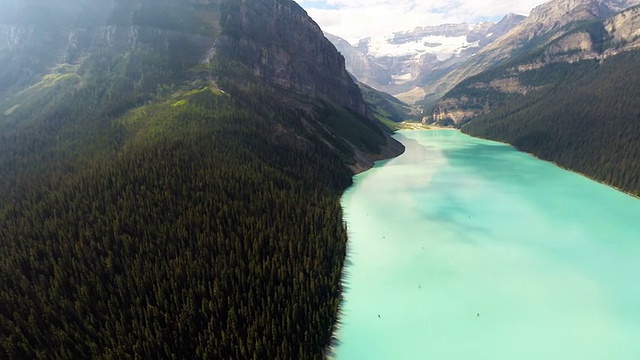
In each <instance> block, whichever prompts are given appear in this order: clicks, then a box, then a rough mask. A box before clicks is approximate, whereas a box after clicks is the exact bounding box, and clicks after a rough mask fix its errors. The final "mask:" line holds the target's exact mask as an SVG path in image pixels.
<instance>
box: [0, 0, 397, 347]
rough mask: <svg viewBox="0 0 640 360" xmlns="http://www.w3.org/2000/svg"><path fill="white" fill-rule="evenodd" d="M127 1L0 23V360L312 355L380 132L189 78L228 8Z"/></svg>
mask: <svg viewBox="0 0 640 360" xmlns="http://www.w3.org/2000/svg"><path fill="white" fill-rule="evenodd" d="M278 2H279V3H280V4H281V5H282V6H294V5H293V3H292V2H290V1H285V0H278ZM91 3H92V2H91V1H80V0H78V1H71V0H68V1H66V2H61V3H60V4H59V5H60V6H61V8H55V10H56V11H61V13H54V15H56V14H57V16H60V17H61V18H65V17H66V19H71V18H73V16H75V15H74V14H76V13H75V11H76V10H77V11H80V10H78V8H77V7H75V6H80V5H82V6H88V5H90V4H91ZM136 3H137V6H133V7H132V6H130V5H131V4H128V3H126V2H120V1H114V2H111V3H110V4H111V5H112V7H108V8H109V9H110V10H111V13H109V12H105V13H104V14H103V15H101V14H100V11H102V10H104V9H102V8H97V10H96V11H95V12H91V11H88V12H87V16H88V17H89V18H92V19H94V20H95V21H98V20H96V19H101V20H100V21H104V24H106V25H105V26H100V27H95V28H93V27H91V26H89V25H86V27H83V26H85V25H82V24H79V25H77V26H78V27H77V28H74V29H73V31H71V33H65V31H68V29H67V30H65V29H66V27H67V26H71V25H69V24H68V23H67V24H65V25H60V24H59V23H57V22H53V23H51V22H48V23H46V24H43V25H33V23H32V21H34V20H33V19H32V18H25V17H24V16H23V17H20V14H22V13H21V11H23V12H24V11H25V10H24V9H22V8H20V7H19V6H17V8H16V9H13V10H12V11H13V12H11V14H13V15H12V17H9V16H6V17H4V18H3V17H0V20H2V21H4V22H5V23H9V24H10V25H11V26H17V25H16V21H17V20H16V19H18V20H21V21H23V22H24V23H26V24H27V25H19V26H24V27H23V28H20V27H19V29H22V30H19V31H22V32H21V34H22V35H21V36H23V37H22V38H21V40H20V41H19V42H18V45H17V46H15V47H12V48H7V47H5V48H0V85H1V86H0V224H2V226H0V254H2V255H0V274H1V275H0V357H2V358H8V359H50V358H79V359H87V358H105V359H128V358H144V359H164V358H203V359H204V358H206V359H253V358H255V359H294V358H295V359H319V358H323V357H324V353H325V351H326V349H327V346H328V345H329V343H330V340H331V336H332V333H333V329H334V325H335V323H336V320H337V317H338V310H339V303H340V294H341V287H340V286H341V285H340V280H341V271H342V266H343V262H344V258H345V252H346V241H347V234H346V229H345V226H344V224H343V222H342V209H341V207H340V195H341V193H342V191H343V190H344V189H345V188H346V187H347V186H349V185H350V184H351V175H352V174H351V172H350V170H349V168H348V166H347V165H348V164H351V163H353V162H354V161H355V160H354V149H355V148H357V149H360V150H362V151H363V152H364V153H376V152H379V151H380V150H381V148H382V147H383V146H384V145H385V144H386V141H387V140H386V139H385V135H384V133H383V131H382V130H381V128H380V127H379V126H378V125H377V124H376V123H373V122H372V121H370V120H369V119H366V118H364V117H362V116H361V115H358V114H357V113H355V112H353V111H351V110H349V109H347V108H345V107H342V106H340V105H337V104H335V103H334V102H332V101H331V99H327V98H322V99H320V98H319V97H318V98H314V97H310V96H309V95H306V94H299V93H296V92H295V91H287V90H283V89H281V88H277V87H273V86H270V85H269V84H268V83H266V82H265V81H264V80H263V79H261V78H260V77H258V76H257V75H256V74H255V71H254V69H251V68H248V67H247V66H246V65H244V64H243V63H241V62H237V61H233V60H230V59H228V57H227V58H226V59H224V60H219V59H218V58H215V57H213V58H211V59H209V61H206V62H205V61H203V60H202V59H203V58H205V57H207V53H208V51H209V50H210V49H211V46H212V44H213V42H214V40H215V39H216V36H218V35H219V34H223V35H225V34H227V35H233V36H237V35H238V34H239V33H241V31H242V26H241V25H238V24H237V23H236V22H234V19H233V17H232V16H231V15H230V14H234V13H236V12H238V11H237V10H238V9H236V8H234V6H240V5H238V4H240V3H239V2H237V1H232V0H225V1H210V2H206V1H204V2H202V1H199V2H189V4H188V5H186V4H185V5H184V6H182V5H180V6H176V4H177V2H175V1H173V0H172V1H169V0H166V1H162V2H160V3H159V5H158V6H157V7H151V5H150V4H151V2H149V1H139V2H136ZM138 3H139V4H138ZM63 4H67V5H68V6H69V8H68V9H67V10H65V11H63V10H64V9H63V8H64V6H63ZM154 4H155V3H154ZM256 4H257V2H252V3H251V6H254V5H256ZM243 6H244V5H243ZM295 6H297V5H295ZM61 9H62V10H61ZM83 9H84V8H83ZM27 13H28V14H31V15H33V14H39V16H40V15H41V16H45V17H47V18H48V19H52V18H54V17H53V15H51V14H48V13H47V12H46V11H40V12H39V13H36V12H27ZM80 13H81V12H80ZM238 13H239V12H238ZM5 14H8V13H5ZM16 14H17V15H16ZM158 14H160V15H158ZM218 19H224V21H218ZM286 20H287V19H283V20H282V21H286ZM130 21H133V22H134V23H135V24H134V25H135V26H134V27H130V26H129V25H131V24H130V23H128V22H130ZM18 23H20V22H19V21H18ZM113 24H121V25H118V26H113ZM74 26H75V25H74ZM72 27H73V26H72ZM6 29H7V26H4V25H3V24H0V31H4V30H6ZM70 34H71V35H70ZM63 35H64V36H63ZM72 37H73V39H74V41H73V42H71V44H72V45H73V46H71V45H69V44H70V42H69V41H68V39H69V38H72ZM243 55H245V56H248V55H250V54H243ZM27 59H28V61H27ZM345 81H347V80H345ZM348 81H350V80H348Z"/></svg>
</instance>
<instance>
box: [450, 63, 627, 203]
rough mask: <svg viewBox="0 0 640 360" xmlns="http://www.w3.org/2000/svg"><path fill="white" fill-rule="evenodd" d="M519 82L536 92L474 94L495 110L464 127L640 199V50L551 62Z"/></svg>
mask: <svg viewBox="0 0 640 360" xmlns="http://www.w3.org/2000/svg"><path fill="white" fill-rule="evenodd" d="M485 75H487V74H485ZM487 76H489V77H490V75H487ZM476 80H477V79H476ZM470 81H473V79H470ZM518 81H519V83H520V86H522V87H525V88H529V89H536V90H535V91H532V92H531V93H528V94H527V95H526V96H525V95H523V94H520V93H511V94H505V93H503V92H496V91H495V90H493V91H492V90H490V89H477V90H476V91H477V92H478V93H483V95H481V98H484V99H488V101H493V102H494V103H496V104H498V106H492V107H491V112H490V113H488V114H485V115H481V116H479V117H477V118H475V119H473V120H472V121H470V122H469V123H467V124H466V125H464V126H463V127H462V130H463V131H464V132H466V133H469V134H471V135H474V136H480V137H484V138H489V139H495V140H500V141H504V142H507V143H510V144H513V145H514V146H515V147H517V148H518V149H520V150H523V151H527V152H530V153H532V154H535V155H536V156H539V157H541V158H543V159H545V160H550V161H553V162H556V163H558V164H559V165H560V166H563V167H566V168H569V169H572V170H575V171H578V172H580V173H583V174H586V175H588V176H590V177H592V178H594V179H597V180H599V181H602V182H604V183H607V184H610V185H613V186H615V187H618V188H620V189H623V190H624V191H627V192H630V193H633V194H636V195H640V180H639V177H638V174H640V142H638V139H640V102H638V99H640V52H638V51H633V52H627V53H623V54H621V55H618V56H614V57H611V58H608V59H606V60H605V61H602V62H600V61H597V60H583V61H580V62H577V63H573V64H569V63H555V64H550V65H547V66H545V67H542V68H539V69H534V70H530V71H526V72H523V73H521V74H520V75H519V76H518Z"/></svg>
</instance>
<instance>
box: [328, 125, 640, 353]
mask: <svg viewBox="0 0 640 360" xmlns="http://www.w3.org/2000/svg"><path fill="white" fill-rule="evenodd" d="M398 137H399V139H400V140H401V141H402V142H403V143H404V144H405V146H406V147H407V151H406V153H405V154H404V155H402V156H400V157H399V158H396V159H392V160H389V161H386V162H382V163H380V164H378V166H377V167H375V168H374V169H372V170H370V171H368V172H365V173H363V174H360V175H358V176H357V177H356V180H355V185H354V186H353V187H352V188H351V189H349V190H348V191H347V192H346V193H345V195H344V198H343V206H344V209H345V217H346V221H347V223H348V226H349V233H350V243H349V261H350V262H349V263H348V264H347V267H346V269H345V271H346V277H345V281H346V283H347V290H346V292H345V303H344V305H343V312H344V315H343V318H342V321H341V327H340V330H339V331H338V333H337V334H336V335H337V337H338V340H339V345H338V346H337V347H336V348H335V356H336V358H337V359H640V286H638V285H637V279H638V278H640V221H639V220H640V201H638V200H637V199H635V198H632V197H630V196H627V195H624V194H622V193H620V192H617V191H615V190H613V189H611V188H608V187H606V186H603V185H600V184H597V183H595V182H592V181H590V180H587V179H585V178H584V177H582V176H579V175H576V174H573V173H570V172H567V171H564V170H562V169H559V168H557V167H555V166H554V165H552V164H549V163H546V162H543V161H540V160H537V159H535V158H534V157H532V156H529V155H527V154H523V153H520V152H517V151H515V150H514V149H512V148H511V147H508V146H506V145H503V144H498V143H495V142H489V141H484V140H479V139H474V138H471V137H468V136H466V135H463V134H460V133H459V132H455V131H416V132H402V133H401V134H400V135H399V136H398Z"/></svg>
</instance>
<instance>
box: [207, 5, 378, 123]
mask: <svg viewBox="0 0 640 360" xmlns="http://www.w3.org/2000/svg"><path fill="white" fill-rule="evenodd" d="M235 11H237V12H239V15H238V16H237V19H238V20H239V21H238V23H236V24H233V25H232V26H233V27H234V29H233V31H234V32H228V33H223V36H221V37H220V38H219V39H218V41H217V43H216V50H217V53H218V54H219V55H220V56H224V57H228V58H232V59H239V60H241V61H242V62H243V63H244V64H245V65H247V66H249V67H250V68H251V69H252V70H253V71H254V73H255V74H256V75H258V76H259V77H261V78H263V79H264V80H265V81H266V82H267V83H269V84H271V85H274V86H277V87H280V88H282V89H284V90H289V91H295V92H298V93H302V94H304V95H308V96H310V97H325V98H328V99H331V100H332V101H334V102H336V103H338V104H340V105H343V106H345V107H347V108H349V109H350V110H352V111H354V112H356V113H358V114H360V115H362V116H369V111H368V108H367V105H366V104H365V102H364V100H363V99H362V96H361V94H360V90H359V89H358V86H357V85H356V84H355V83H354V82H353V80H352V79H351V77H350V76H349V74H348V73H347V71H346V69H345V62H344V57H343V56H342V55H340V53H338V52H337V51H336V49H335V47H334V46H333V45H332V44H331V42H329V40H327V39H326V38H325V37H324V35H323V33H322V30H320V27H319V26H318V25H317V24H316V23H315V22H313V21H312V20H311V19H310V18H309V17H308V15H307V13H306V12H305V11H304V10H303V9H302V8H301V7H300V6H298V5H297V4H296V3H295V2H293V1H291V0H276V1H256V0H251V1H249V0H241V1H239V6H238V8H237V9H236V10H235Z"/></svg>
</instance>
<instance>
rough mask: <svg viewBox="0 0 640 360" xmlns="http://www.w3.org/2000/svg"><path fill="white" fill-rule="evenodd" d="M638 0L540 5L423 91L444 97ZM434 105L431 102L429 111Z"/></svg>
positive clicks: (564, 0) (581, 0)
mask: <svg viewBox="0 0 640 360" xmlns="http://www.w3.org/2000/svg"><path fill="white" fill-rule="evenodd" d="M639 3H640V2H639V1H637V0H604V1H603V0H554V1H549V2H546V3H544V4H542V5H539V6H537V7H536V8H534V9H533V10H532V11H531V14H530V15H529V17H527V18H526V19H525V20H523V21H522V22H520V23H519V24H518V25H517V26H515V27H513V28H512V29H511V30H510V31H508V32H507V33H506V34H504V36H502V37H501V38H499V39H496V40H495V41H494V42H492V43H491V44H489V45H488V46H487V47H485V48H484V49H482V50H480V51H479V52H478V53H477V54H476V55H475V56H474V57H472V58H470V59H468V60H467V61H466V62H465V63H463V64H461V65H460V66H458V67H457V68H456V69H454V70H453V71H451V72H449V73H447V74H446V75H445V76H443V77H441V78H440V79H438V80H436V81H434V82H431V83H429V84H427V85H426V86H425V87H424V88H423V90H424V92H425V93H426V94H431V96H430V97H429V100H430V99H433V98H438V97H441V96H442V95H444V94H445V93H446V92H447V91H448V90H450V89H451V88H453V86H455V85H456V84H458V83H460V82H461V81H462V80H464V79H466V78H468V77H471V76H473V75H476V74H479V73H480V72H482V71H485V70H489V69H491V68H492V67H496V66H499V65H501V64H503V63H505V62H508V61H511V60H512V59H513V58H514V57H518V56H521V55H524V54H527V53H529V52H530V51H532V50H533V49H535V48H538V47H542V46H544V44H545V43H548V42H550V41H553V40H554V39H555V38H556V37H557V36H561V34H564V33H566V32H567V31H570V29H568V28H567V27H568V26H571V25H570V24H576V23H578V22H588V21H598V20H604V19H606V18H608V17H610V16H612V15H613V14H615V13H617V12H619V11H621V10H622V9H626V8H628V7H631V6H632V5H635V4H639ZM430 105H432V103H431V102H430V101H428V102H427V103H426V104H425V108H429V107H430Z"/></svg>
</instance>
